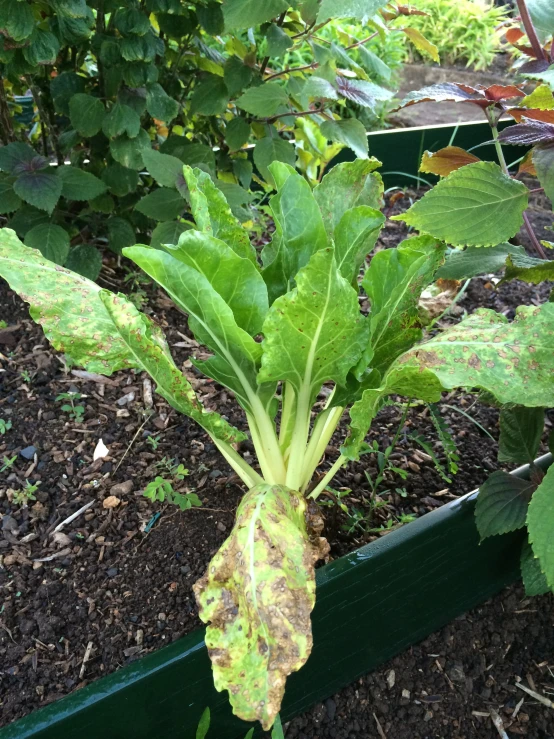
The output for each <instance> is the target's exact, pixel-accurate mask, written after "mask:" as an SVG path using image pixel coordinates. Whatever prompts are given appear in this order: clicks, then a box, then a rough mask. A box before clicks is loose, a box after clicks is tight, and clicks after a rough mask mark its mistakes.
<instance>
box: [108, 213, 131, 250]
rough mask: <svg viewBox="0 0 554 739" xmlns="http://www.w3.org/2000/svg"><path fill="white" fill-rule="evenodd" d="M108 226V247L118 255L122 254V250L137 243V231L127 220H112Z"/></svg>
mask: <svg viewBox="0 0 554 739" xmlns="http://www.w3.org/2000/svg"><path fill="white" fill-rule="evenodd" d="M107 226H108V246H109V247H110V249H111V250H112V251H113V252H115V253H116V254H121V251H122V249H124V248H125V247H126V246H132V245H133V244H134V243H135V242H136V236H135V229H134V228H133V227H132V226H131V224H130V223H129V221H127V220H126V219H125V218H120V217H119V216H116V217H114V218H110V219H109V220H108V223H107Z"/></svg>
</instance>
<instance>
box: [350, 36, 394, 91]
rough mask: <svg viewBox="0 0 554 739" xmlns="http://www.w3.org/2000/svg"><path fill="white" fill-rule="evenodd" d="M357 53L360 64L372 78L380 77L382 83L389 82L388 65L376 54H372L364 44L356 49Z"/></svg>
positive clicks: (390, 70) (390, 75) (390, 74)
mask: <svg viewBox="0 0 554 739" xmlns="http://www.w3.org/2000/svg"><path fill="white" fill-rule="evenodd" d="M358 53H359V55H360V64H362V65H363V66H364V67H365V69H366V70H367V71H368V72H369V73H370V74H371V75H372V76H375V77H380V78H381V79H382V80H383V82H390V79H391V77H392V69H391V68H390V67H389V65H388V64H385V62H384V61H383V60H382V59H380V57H378V56H377V54H374V53H373V52H372V51H371V50H370V49H368V48H367V47H366V46H365V45H364V44H362V45H361V46H359V47H358Z"/></svg>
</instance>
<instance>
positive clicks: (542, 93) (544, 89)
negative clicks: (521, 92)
mask: <svg viewBox="0 0 554 739" xmlns="http://www.w3.org/2000/svg"><path fill="white" fill-rule="evenodd" d="M521 106H522V107H526V108H538V109H539V110H552V109H553V108H554V94H553V93H552V90H551V89H550V87H549V86H548V85H538V86H537V87H536V88H535V89H534V90H533V92H532V93H531V94H530V95H527V96H526V97H524V98H523V100H522V101H521Z"/></svg>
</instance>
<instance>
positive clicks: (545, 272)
mask: <svg viewBox="0 0 554 739" xmlns="http://www.w3.org/2000/svg"><path fill="white" fill-rule="evenodd" d="M508 280H523V281H524V282H530V283H531V284H533V285H538V284H539V283H541V282H545V281H547V280H554V261H551V260H549V259H535V257H529V256H527V254H526V253H525V252H523V253H521V254H520V253H518V254H509V255H508V258H507V259H506V273H505V275H504V279H503V280H502V281H503V282H506V281H508Z"/></svg>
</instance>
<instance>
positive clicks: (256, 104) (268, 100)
mask: <svg viewBox="0 0 554 739" xmlns="http://www.w3.org/2000/svg"><path fill="white" fill-rule="evenodd" d="M288 101H289V96H288V95H287V91H286V90H285V88H284V87H281V85H280V84H279V83H278V82H264V84H263V85H258V87H249V88H248V90H247V91H246V92H245V93H243V94H242V95H241V96H240V97H239V98H238V100H237V107H238V108H242V109H243V110H245V111H246V112H247V113H251V114H252V115H255V116H257V117H258V118H268V117H269V116H272V115H275V113H277V111H278V110H279V108H281V107H283V106H284V105H286V104H287V103H288Z"/></svg>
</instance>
